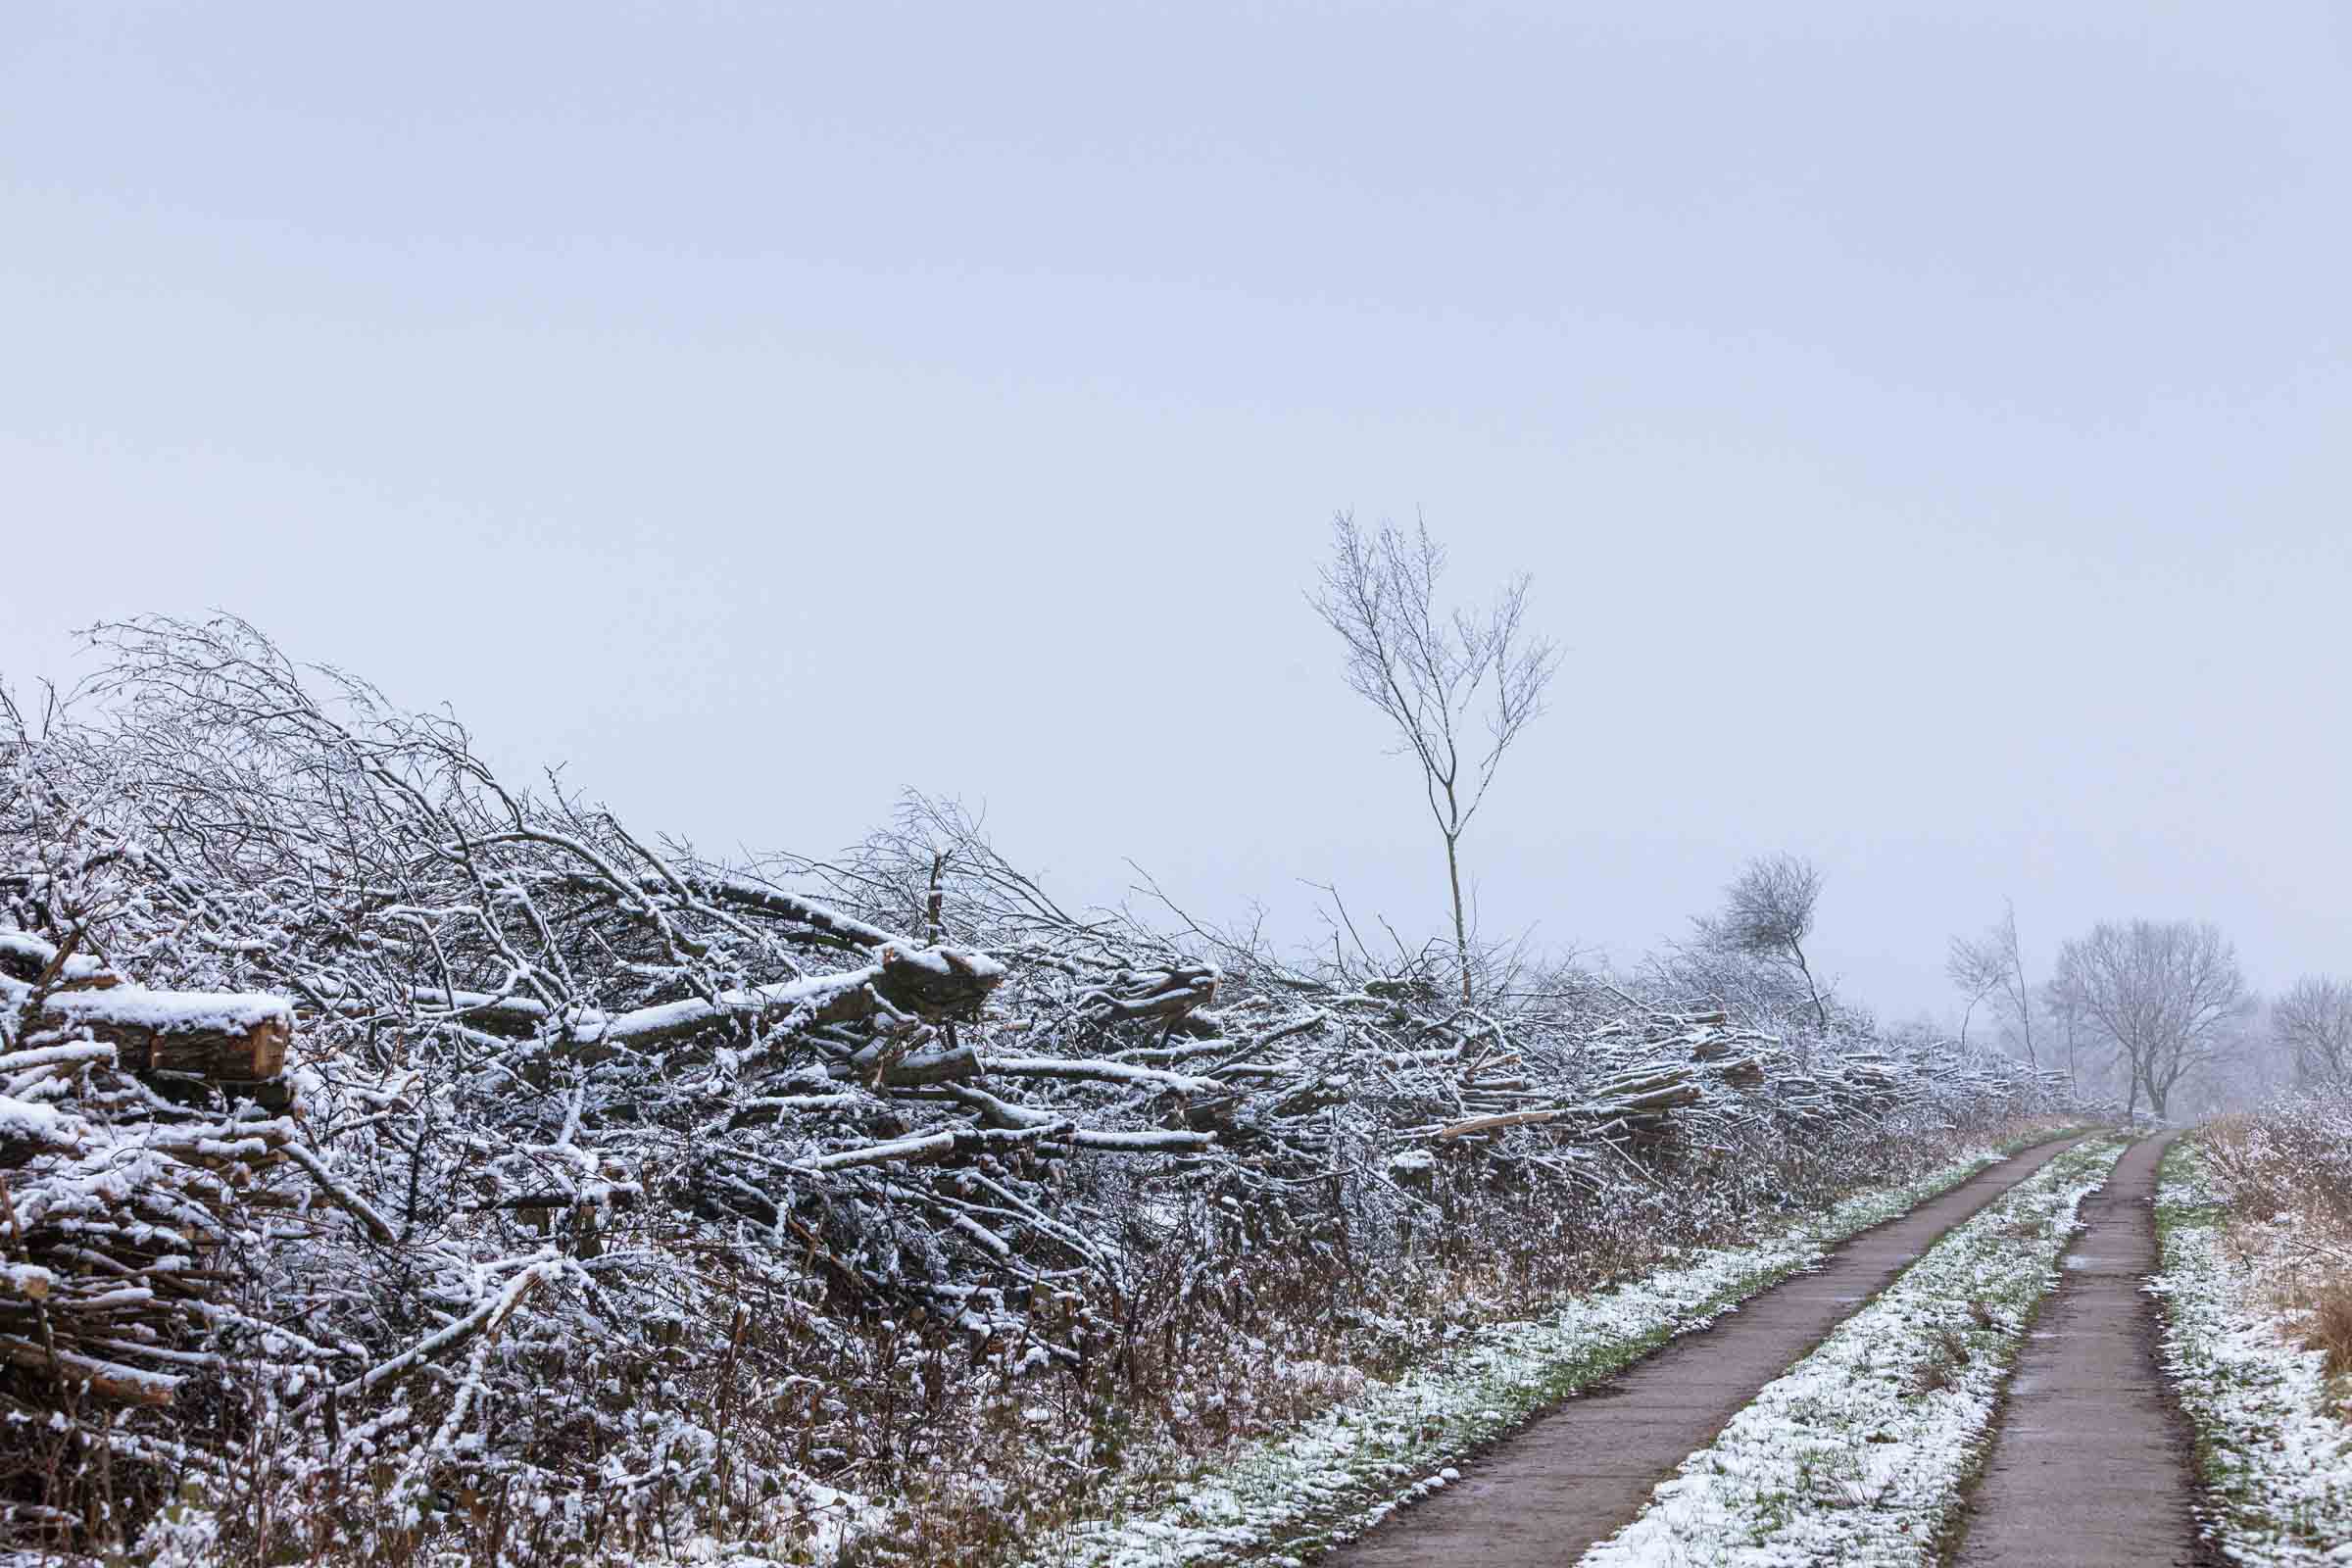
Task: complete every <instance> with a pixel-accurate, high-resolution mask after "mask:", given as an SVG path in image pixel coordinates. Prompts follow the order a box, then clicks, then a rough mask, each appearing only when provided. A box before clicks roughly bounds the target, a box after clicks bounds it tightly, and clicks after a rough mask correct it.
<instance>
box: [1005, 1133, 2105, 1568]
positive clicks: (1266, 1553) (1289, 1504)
mask: <svg viewBox="0 0 2352 1568" xmlns="http://www.w3.org/2000/svg"><path fill="white" fill-rule="evenodd" d="M2056 1136H2063V1134H2054V1133H2050V1132H2047V1131H2044V1132H2038V1133H2035V1134H2034V1135H2033V1136H2031V1137H2029V1138H2024V1139H2019V1140H2016V1141H2014V1142H2012V1143H2010V1144H2008V1145H2005V1146H2002V1147H2000V1148H1997V1149H1991V1148H1987V1149H1982V1150H1978V1151H1976V1152H1972V1153H1971V1154H1969V1155H1967V1156H1964V1157H1962V1158H1961V1159H1958V1160H1955V1161H1954V1162H1952V1163H1950V1164H1948V1165H1945V1166H1942V1167H1940V1168H1938V1169H1937V1170H1936V1171H1933V1172H1931V1173H1930V1174H1928V1175H1926V1176H1924V1177H1921V1178H1920V1179H1918V1180H1917V1181H1913V1182H1910V1183H1906V1184H1903V1185H1901V1186H1895V1187H1887V1188H1882V1189H1875V1190H1872V1191H1869V1192H1865V1193H1862V1194H1858V1195H1856V1196H1855V1197H1853V1198H1849V1199H1847V1200H1845V1201H1841V1202H1839V1203H1838V1204H1836V1205H1834V1206H1833V1207H1831V1208H1830V1209H1828V1210H1827V1211H1825V1212H1823V1213H1822V1214H1820V1215H1817V1216H1815V1217H1813V1218H1811V1219H1809V1220H1804V1221H1800V1222H1798V1223H1797V1224H1796V1225H1793V1226H1791V1227H1790V1228H1789V1229H1788V1230H1787V1231H1784V1232H1782V1233H1781V1234H1779V1235H1776V1236H1772V1237H1768V1238H1766V1239H1764V1240H1762V1241H1759V1242H1756V1243H1754V1244H1752V1245H1749V1246H1745V1247H1740V1248H1732V1249H1715V1250H1704V1251H1698V1252H1693V1253H1690V1254H1688V1255H1687V1256H1686V1258H1685V1259H1684V1260H1683V1261H1682V1262H1681V1263H1680V1264H1679V1265H1678V1266H1676V1267H1674V1268H1670V1269H1665V1270H1661V1271H1659V1272H1657V1273H1653V1274H1650V1275H1647V1276H1644V1277H1643V1278H1641V1279H1639V1280H1635V1281H1632V1282H1630V1283H1628V1284H1625V1285H1622V1286H1619V1287H1617V1288H1616V1289H1614V1290H1610V1291H1606V1292H1602V1293H1599V1294H1596V1295H1593V1296H1591V1297H1585V1298H1580V1299H1577V1300H1574V1301H1570V1302H1568V1303H1566V1304H1564V1305H1563V1306H1562V1307H1560V1308H1559V1309H1558V1310H1557V1311H1555V1312H1552V1313H1550V1314H1548V1315H1546V1316H1544V1317H1541V1318H1536V1319H1533V1320H1529V1321H1523V1322H1513V1323H1500V1324H1495V1325H1492V1326H1490V1327H1487V1328H1484V1329H1481V1330H1479V1331H1477V1332H1476V1333H1474V1334H1472V1335H1469V1336H1467V1337H1466V1338H1465V1339H1464V1340H1463V1341H1462V1342H1461V1343H1459V1344H1456V1345H1453V1346H1449V1347H1447V1348H1446V1349H1445V1350H1443V1351H1441V1352H1440V1353H1439V1354H1438V1355H1436V1356H1435V1357H1433V1358H1432V1359H1431V1360H1430V1361H1428V1362H1426V1363H1424V1364H1423V1365H1421V1366H1418V1367H1415V1368H1413V1369H1412V1370H1410V1371H1408V1372H1406V1373H1405V1374H1404V1375H1403V1376H1401V1377H1399V1378H1397V1380H1396V1381H1394V1382H1390V1383H1378V1384H1373V1385H1370V1386H1368V1387H1367V1388H1365V1389H1364V1390H1363V1391H1362V1392H1360V1393H1359V1394H1357V1395H1354V1396H1352V1397H1349V1398H1348V1399H1346V1400H1344V1401H1342V1402H1341V1403H1339V1404H1336V1405H1334V1406H1333V1407H1332V1408H1330V1409H1328V1410H1326V1411H1324V1412H1323V1413H1322V1414H1320V1415H1318V1416H1316V1417H1314V1418H1313V1419H1311V1420H1309V1421H1306V1422H1304V1423H1301V1424H1300V1425H1299V1427H1298V1428H1297V1429H1295V1430H1293V1431H1292V1432H1290V1433H1288V1434H1286V1435H1284V1436H1282V1437H1279V1438H1274V1439H1269V1440H1266V1441H1263V1442H1260V1443H1256V1444H1252V1445H1250V1446H1248V1447H1246V1448H1244V1449H1242V1450H1241V1451H1240V1452H1239V1453H1237V1454H1235V1455H1234V1456H1233V1457H1231V1458H1230V1459H1228V1460H1226V1461H1224V1462H1222V1463H1219V1464H1216V1465H1212V1466H1210V1467H1207V1468H1205V1469H1202V1470H1200V1471H1197V1472H1195V1473H1194V1474H1193V1475H1192V1476H1191V1477H1190V1478H1189V1479H1185V1480H1168V1479H1164V1478H1162V1479H1159V1480H1156V1481H1154V1480H1152V1479H1150V1478H1142V1477H1139V1478H1135V1479H1133V1480H1131V1481H1128V1482H1125V1483H1122V1484H1121V1485H1120V1487H1119V1492H1118V1496H1119V1499H1120V1503H1121V1504H1123V1505H1116V1504H1114V1506H1113V1507H1112V1508H1111V1509H1110V1510H1107V1516H1106V1517H1103V1518H1099V1519H1096V1520H1091V1521H1088V1522H1085V1523H1081V1524H1077V1525H1072V1526H1069V1527H1067V1528H1064V1529H1061V1530H1058V1531H1055V1532H1054V1533H1052V1534H1051V1535H1049V1536H1047V1537H1046V1538H1044V1539H1043V1540H1041V1541H1040V1542H1039V1543H1038V1544H1037V1546H1036V1547H1035V1549H1033V1550H1032V1551H1031V1552H1030V1553H1029V1555H1028V1557H1027V1558H1026V1559H1025V1560H1026V1563H1027V1565H1028V1568H1157V1565H1162V1564H1188V1565H1206V1564H1218V1563H1240V1562H1262V1563H1269V1564H1295V1563H1299V1562H1302V1561H1304V1560H1306V1559H1308V1558H1311V1557H1313V1556H1316V1555H1318V1554H1319V1553H1321V1552H1322V1551H1324V1550H1326V1549H1328V1548H1329V1547H1331V1546H1332V1545H1334V1544H1337V1543H1339V1542H1342V1541H1346V1540H1348V1539H1351V1538H1352V1537H1354V1536H1357V1535H1360V1534H1361V1533H1362V1532H1364V1531H1365V1530H1367V1529H1369V1528H1371V1527H1372V1526H1373V1525H1375V1524H1378V1523H1379V1522H1380V1521H1381V1520H1382V1519H1384V1518H1386V1517H1387V1516H1388V1514H1389V1513H1390V1512H1391V1511H1393V1510H1394V1509H1395V1508H1397V1506H1399V1505H1400V1504H1404V1503H1409V1502H1411V1501H1413V1500H1415V1499H1417V1498H1419V1497H1422V1496H1425V1495H1428V1494H1429V1493H1431V1492H1433V1491H1436V1490H1437V1489H1439V1488H1441V1487H1443V1486H1445V1485H1446V1483H1447V1482H1448V1481H1451V1480H1454V1479H1456V1477H1455V1475H1454V1473H1453V1472H1452V1471H1451V1470H1450V1469H1448V1468H1446V1466H1447V1465H1448V1464H1449V1463H1450V1462H1451V1461H1454V1460H1457V1459H1459V1458H1462V1457H1464V1456H1465V1455H1467V1454H1469V1453H1471V1452H1473V1451H1474V1450H1476V1449H1478V1448H1481V1447H1483V1446H1486V1445H1488V1444H1490V1443H1493V1442H1494V1441H1495V1440H1496V1439H1498V1438H1501V1437H1503V1436H1505V1435H1507V1434H1508V1433H1510V1432H1511V1431H1513V1430H1514V1429H1516V1428H1517V1427H1519V1426H1521V1425H1523V1424H1525V1423H1526V1422H1527V1421H1528V1420H1530V1419H1531V1418H1532V1417H1534V1416H1536V1415H1537V1414H1539V1413H1541V1412H1542V1411H1543V1410H1544V1408H1545V1407H1547V1406H1549V1405H1551V1404H1553V1403H1556V1402H1557V1401H1558V1400H1560V1399H1562V1398H1564V1397H1567V1396H1569V1395H1571V1394H1573V1393H1575V1392H1576V1391H1577V1390H1578V1389H1580V1388H1582V1387H1584V1386H1585V1385H1587V1384H1589V1383H1592V1382H1593V1381H1595V1380H1597V1379H1600V1378H1603V1377H1606V1376H1608V1375H1609V1374H1611V1373H1613V1372H1615V1371H1617V1370H1619V1369H1620V1368H1622V1367H1624V1366H1626V1365H1628V1364H1629V1363H1631V1362H1633V1361H1635V1360H1637V1359H1639V1358H1640V1357H1641V1356H1642V1355H1644V1354H1647V1353H1648V1352H1649V1351H1650V1350H1652V1349H1654V1348H1657V1347H1658V1346H1660V1345H1662V1344H1664V1343H1665V1342H1666V1341H1668V1340H1671V1339H1673V1338H1675V1337H1676V1336H1678V1335H1681V1334H1687V1333H1690V1332H1691V1331H1692V1330H1694V1329H1698V1328H1702V1327H1704V1326H1705V1325H1707V1324H1708V1323H1711V1322H1713V1321H1714V1320H1715V1319H1716V1318H1717V1317H1719V1316H1721V1315H1722V1314H1723V1313H1724V1312H1726V1311H1729V1310H1730V1309H1732V1308H1733V1307H1735V1306H1737V1305H1738V1304H1739V1303H1740V1302H1741V1301H1743V1300H1745V1299H1747V1298H1749V1297H1751V1296H1753V1295H1755V1294H1756V1293H1757V1292H1759V1291H1761V1290H1764V1289H1766V1288H1768V1287H1770V1286H1773V1285H1777V1284H1778V1283H1780V1282H1781V1281H1782V1280H1784V1279H1787V1278H1788V1277H1789V1276H1790V1275H1792V1274H1795V1273H1797V1272H1798V1271H1800V1270H1802V1269H1805V1268H1808V1267H1811V1266H1812V1265H1813V1264H1814V1263H1816V1262H1818V1261H1819V1260H1820V1258H1821V1257H1822V1255H1823V1253H1824V1252H1825V1251H1827V1250H1829V1249H1830V1248H1831V1247H1834V1246H1836V1245H1837V1244H1838V1243H1839V1242H1842V1241H1844V1240H1845V1239H1846V1238H1848V1237H1850V1236H1852V1235H1854V1234H1856V1233H1857V1232H1860V1231H1863V1230H1867V1229H1869V1228H1870V1227H1871V1226H1873V1225H1877V1224H1881V1223H1883V1222H1885V1221H1887V1220H1889V1219H1892V1218H1894V1217H1895V1216H1897V1215H1899V1214H1902V1213H1904V1212H1906V1211H1907V1210H1909V1209H1911V1208H1914V1207H1916V1206H1917V1205H1918V1204H1920V1203H1922V1202H1924V1201H1927V1200H1929V1199H1931V1198H1935V1197H1936V1196H1937V1195H1939V1194H1942V1193H1944V1192H1948V1191H1950V1190H1951V1189H1952V1188H1954V1187H1957V1186H1958V1185H1959V1184H1960V1183H1962V1182H1964V1181H1966V1180H1967V1179H1968V1178H1969V1177H1971V1176H1973V1175H1975V1174H1976V1173H1977V1172H1979V1171H1981V1170H1983V1169H1984V1168H1985V1167H1986V1166H1987V1165H1990V1164H1992V1163H1993V1162H1994V1161H1996V1160H1997V1159H1999V1158H2001V1157H2002V1156H2003V1155H2005V1154H2008V1153H2012V1152H2016V1151H2017V1150H2019V1149H2022V1148H2025V1147H2027V1146H2029V1145H2031V1144H2036V1143H2041V1142H2045V1141H2047V1140H2048V1139H2049V1138H2052V1137H2056ZM2061 1157H2062V1158H2064V1157H2067V1156H2061Z"/></svg>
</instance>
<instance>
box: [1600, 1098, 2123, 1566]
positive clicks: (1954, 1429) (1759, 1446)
mask: <svg viewBox="0 0 2352 1568" xmlns="http://www.w3.org/2000/svg"><path fill="white" fill-rule="evenodd" d="M2123 1150H2124V1145H2123V1144H2122V1143H2120V1142H2116V1141H2113V1140H2108V1139H2100V1140H2097V1141H2094V1142H2092V1143H2090V1144H2086V1145H2083V1146H2082V1147H2081V1148H2077V1149H2072V1150H2069V1151H2067V1152H2065V1153H2063V1154H2060V1155H2059V1156H2058V1157H2057V1158H2056V1159H2053V1160H2052V1161H2051V1162H2050V1163H2049V1164H2048V1165H2046V1166H2044V1167H2043V1168H2042V1169H2040V1170H2038V1171H2036V1172H2035V1173H2034V1175H2032V1176H2030V1177H2028V1178H2027V1179H2026V1180H2025V1181H2023V1182H2021V1183H2019V1184H2018V1185H2017V1186H2016V1187H2015V1188H2014V1189H2012V1190H2011V1191H2010V1192H2009V1193H2008V1194H2006V1195H2005V1196H2004V1197H2002V1198H2001V1199H2000V1201H1997V1202H1995V1203H1993V1204H1992V1205H1991V1206H1989V1207H1987V1208H1985V1210H1983V1211H1982V1212H1981V1213H1979V1214H1978V1215H1977V1216H1976V1217H1975V1218H1973V1219H1971V1220H1969V1221H1967V1222H1966V1223H1965V1224H1962V1225H1960V1226H1957V1227H1955V1228H1954V1229H1953V1230H1952V1231H1951V1232H1950V1233H1949V1234H1947V1235H1946V1236H1945V1237H1944V1238H1943V1239H1942V1240H1941V1241H1939V1242H1937V1243H1936V1245H1935V1246H1934V1247H1933V1248H1930V1249H1929V1250H1928V1251H1927V1252H1926V1253H1925V1254H1924V1255H1923V1256H1922V1257H1921V1258H1920V1259H1919V1261H1918V1262H1916V1263H1914V1264H1912V1265H1911V1266H1910V1267H1909V1268H1908V1269H1905V1270H1904V1271H1903V1273H1902V1274H1901V1276H1899V1277H1898V1278H1897V1279H1896V1280H1895V1282H1894V1283H1893V1284H1892V1285H1890V1286H1888V1287H1887V1289H1886V1290H1885V1291H1883V1292H1881V1293H1880V1294H1879V1295H1878V1296H1877V1297H1876V1298H1874V1299H1872V1300H1870V1301H1869V1302H1868V1303H1866V1304H1865V1305H1864V1306H1863V1307H1862V1308H1861V1309H1860V1310H1858V1311H1857V1312H1856V1313H1855V1314H1854V1315H1853V1316H1852V1317H1850V1318H1848V1319H1846V1321H1845V1322H1844V1323H1842V1324H1840V1325H1839V1326H1838V1329H1837V1330H1836V1331H1835V1332H1834V1333H1832V1334H1831V1336H1830V1337H1829V1339H1828V1340H1826V1341H1825V1342H1823V1344H1822V1346H1821V1348H1819V1349H1818V1350H1816V1351H1814V1352H1813V1353H1812V1354H1811V1355H1809V1356H1807V1357H1805V1358H1804V1359H1803V1360H1802V1361H1799V1362H1798V1363H1797V1364H1796V1365H1795V1366H1794V1367H1792V1368H1790V1369H1789V1372H1788V1373H1787V1374H1786V1375H1785V1376H1783V1377H1781V1378H1778V1379H1776V1380H1775V1381H1773V1382H1772V1383H1770V1384H1767V1385H1766V1386H1765V1388H1764V1390H1763V1392H1762V1393H1760V1394H1759V1395H1758V1396H1757V1397H1756V1398H1755V1399H1754V1400H1753V1401H1752V1402H1751V1403H1749V1404H1748V1405H1747V1407H1746V1408H1745V1409H1743V1410H1741V1411H1740V1414H1739V1415H1737V1416H1735V1417H1734V1418H1733V1419H1732V1421H1731V1423H1730V1425H1728V1426H1727V1427H1725V1428H1724V1430H1723V1432H1722V1434H1721V1435H1720V1436H1718V1438H1717V1439H1716V1441H1715V1442H1714V1443H1713V1444H1712V1445H1711V1446H1707V1447H1705V1448H1702V1449H1700V1450H1699V1451H1698V1452H1696V1453H1694V1454H1692V1455H1691V1457H1690V1458H1689V1459H1687V1460H1685V1461H1684V1463H1683V1466H1682V1469H1681V1472H1680V1473H1679V1474H1678V1475H1676V1476H1675V1477H1674V1478H1673V1479H1671V1480H1669V1481H1666V1482H1664V1483H1663V1484H1661V1485H1660V1486H1659V1487H1658V1489H1657V1492H1656V1494H1655V1495H1654V1496H1653V1498H1652V1500H1651V1502H1650V1504H1649V1506H1648V1507H1647V1508H1646V1509H1644V1510H1643V1512H1642V1515H1641V1517H1640V1518H1638V1519H1637V1520H1635V1521H1634V1523H1633V1524H1631V1525H1629V1526H1627V1527H1626V1528H1625V1529H1624V1530H1622V1531H1620V1532H1618V1534H1617V1535H1615V1536H1614V1537H1612V1538H1611V1539H1609V1540H1608V1541H1605V1542H1603V1543H1601V1544H1599V1545H1597V1546H1595V1547H1593V1550H1591V1551H1590V1552H1588V1553H1587V1554H1586V1555H1585V1557H1584V1559H1583V1561H1584V1562H1585V1563H1586V1564H1588V1565H1593V1568H1620V1565H1632V1564H1655V1563H1676V1564H1711V1563H1741V1564H1759V1565H1760V1564H1766V1563H1791V1562H1838V1563H1904V1564H1920V1563H1927V1562H1931V1561H1934V1560H1935V1559H1936V1550H1937V1543H1938V1538H1939V1537H1940V1536H1941V1534H1942V1532H1943V1530H1944V1527H1945V1525H1946V1523H1947V1521H1948V1519H1949V1517H1950V1515H1951V1512H1952V1510H1953V1509H1954V1508H1956V1507H1957V1505H1958V1501H1959V1497H1960V1491H1961V1486H1962V1483H1963V1482H1964V1481H1965V1480H1966V1478H1967V1476H1968V1474H1969V1473H1970V1471H1971V1470H1972V1469H1973V1467H1974V1466H1975V1464H1976V1462H1977V1460H1978V1458H1979V1456H1980V1455H1981V1454H1982V1452H1983V1451H1984V1447H1985V1441H1986V1438H1987V1434H1988V1425H1989V1422H1990V1420H1991V1417H1992V1413H1993V1409H1994V1406H1995V1403H1996V1402H1997V1400H1998V1398H1999V1395H2000V1390H2001V1386H2002V1384H2003V1383H2004V1382H2005V1381H2006V1380H2007V1377H2008V1374H2009V1370H2010V1368H2011V1367H2012V1366H2013V1365H2014V1364H2015V1361H2016V1357H2017V1353H2018V1351H2019V1349H2020V1348H2022V1347H2023V1345H2024V1343H2025V1336H2026V1331H2027V1327H2028V1325H2029V1324H2030V1323H2031V1321H2032V1319H2033V1314H2034V1306H2035V1304H2036V1303H2037V1302H2038V1301H2039V1300H2040V1299H2041V1297H2042V1296H2043V1295H2044V1294H2046V1293H2047V1292H2048V1291H2049V1290H2050V1288H2051V1287H2052V1286H2053V1285H2055V1284H2056V1283H2057V1279H2058V1260H2059V1256H2060V1254H2061V1253H2062V1252H2063V1251H2064V1250H2065V1249H2066V1243H2067V1238H2068V1237H2069V1235H2071V1234H2072V1232H2073V1231H2074V1229H2075V1226H2076V1220H2075V1211H2076V1208H2077V1206H2078V1205H2079V1204H2080V1203H2081V1202H2082V1199H2083V1198H2084V1197H2086V1196H2087V1195H2089V1194H2090V1193H2092V1192H2095V1191H2096V1190H2097V1189H2098V1188H2099V1186H2100V1185H2101V1184H2102V1183H2103V1182H2105V1181H2106V1179H2107V1175H2108V1172H2109V1171H2110V1170H2111V1169H2112V1168H2113V1167H2114V1165H2115V1162H2116V1160H2117V1159H2118V1158H2119V1157H2120V1156H2121V1155H2122V1153H2123Z"/></svg>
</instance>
